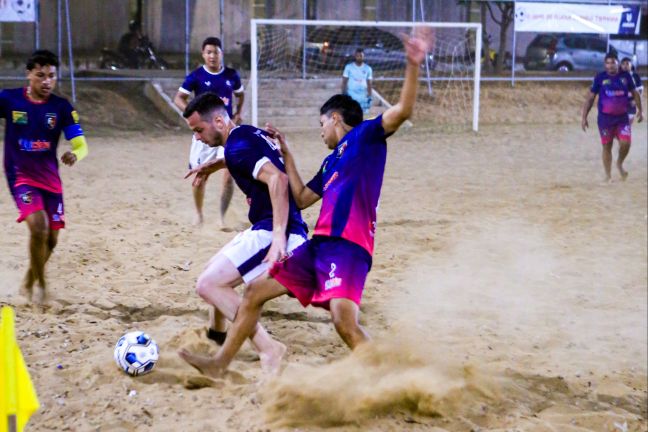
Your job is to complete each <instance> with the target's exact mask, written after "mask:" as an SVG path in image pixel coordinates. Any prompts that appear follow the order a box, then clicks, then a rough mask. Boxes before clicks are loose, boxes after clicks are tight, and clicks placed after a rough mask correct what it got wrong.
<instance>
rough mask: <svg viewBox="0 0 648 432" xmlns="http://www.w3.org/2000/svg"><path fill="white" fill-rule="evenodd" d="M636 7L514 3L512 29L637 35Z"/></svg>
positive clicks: (637, 11)
mask: <svg viewBox="0 0 648 432" xmlns="http://www.w3.org/2000/svg"><path fill="white" fill-rule="evenodd" d="M640 20H641V13H640V8H639V6H624V5H607V6H606V5H584V4H567V3H531V2H516V3H515V31H519V32H542V33H601V34H639V24H640V22H639V21H640Z"/></svg>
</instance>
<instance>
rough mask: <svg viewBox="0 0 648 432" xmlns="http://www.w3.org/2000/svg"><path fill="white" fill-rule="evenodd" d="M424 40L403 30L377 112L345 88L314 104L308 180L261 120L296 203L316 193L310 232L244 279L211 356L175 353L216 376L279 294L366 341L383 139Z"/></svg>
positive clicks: (393, 124)
mask: <svg viewBox="0 0 648 432" xmlns="http://www.w3.org/2000/svg"><path fill="white" fill-rule="evenodd" d="M431 43H432V34H431V32H430V31H429V30H428V29H427V28H417V29H416V36H414V37H412V38H408V37H404V45H405V50H406V53H407V60H408V61H407V67H406V70H405V81H404V83H403V88H402V89H401V94H400V99H399V101H398V103H397V104H396V105H394V106H392V107H391V108H389V109H387V110H386V111H385V112H384V113H383V114H382V115H381V116H378V117H377V118H375V119H372V120H366V121H362V108H361V107H360V105H359V104H358V102H356V101H355V100H353V99H352V98H351V97H350V96H348V95H341V94H340V95H335V96H333V97H331V98H330V99H329V100H328V101H327V102H326V103H325V104H324V105H323V106H322V107H321V109H320V114H321V115H320V123H321V126H322V133H321V135H322V138H323V140H324V143H325V144H326V146H327V147H328V148H329V149H330V150H332V151H333V152H332V153H331V154H330V155H329V156H328V157H327V158H326V159H325V160H324V163H323V164H322V166H321V168H320V170H319V172H318V173H317V174H316V175H315V177H314V178H313V179H312V180H311V181H310V182H309V183H308V184H306V185H305V184H304V182H303V181H302V180H301V178H300V176H299V173H298V171H297V168H296V166H295V161H294V159H293V156H292V154H291V152H290V149H289V148H288V146H287V144H286V141H285V139H284V137H283V135H282V134H281V133H279V131H277V130H276V129H274V128H272V127H271V126H270V125H268V127H267V130H268V132H270V134H271V135H272V136H274V137H275V138H276V139H277V140H278V142H279V143H280V145H281V148H282V154H283V157H284V161H285V166H286V172H287V173H288V177H289V182H290V189H291V192H292V195H293V196H294V198H295V201H296V203H297V205H298V206H299V208H305V207H308V206H310V205H312V204H313V203H315V202H316V201H318V200H320V199H321V200H322V207H321V210H320V216H319V218H318V220H317V226H316V228H315V233H314V235H313V238H312V239H311V240H309V241H307V242H306V243H304V244H303V245H301V246H300V247H298V248H297V249H295V250H294V251H293V253H292V254H291V256H289V257H288V258H287V259H285V260H282V261H279V262H277V263H276V264H275V265H274V266H273V267H271V269H270V271H269V274H270V276H271V278H259V279H257V280H256V281H255V282H254V283H253V284H250V285H248V287H247V289H246V291H245V294H244V295H243V300H242V302H241V305H240V306H239V308H238V311H237V313H236V319H235V320H234V322H233V324H232V326H231V327H230V330H229V331H228V335H227V338H226V339H225V342H224V344H223V345H222V347H221V348H220V350H219V351H218V352H217V353H216V355H214V356H211V357H206V356H201V355H195V354H190V353H188V352H182V356H183V358H184V359H185V360H186V361H187V362H188V363H190V364H191V365H192V366H194V367H195V368H197V369H198V370H200V371H201V372H202V373H204V374H206V375H209V376H212V377H216V376H218V375H220V374H221V373H222V372H223V371H224V370H225V369H226V368H227V366H228V365H229V364H230V362H231V360H232V359H233V357H234V355H235V354H236V352H238V350H239V349H240V347H241V345H242V343H243V342H244V341H245V339H246V338H247V337H248V336H249V335H250V334H252V332H253V331H254V329H255V328H256V326H258V320H259V317H260V314H261V308H262V306H263V304H264V303H265V302H267V301H268V300H270V299H273V298H275V297H278V296H281V295H284V294H291V295H292V296H294V297H296V298H297V299H298V300H299V301H300V302H301V303H302V305H304V306H306V305H308V304H312V305H314V306H319V307H323V308H326V309H328V310H329V311H330V313H331V318H332V320H333V324H334V325H335V329H336V330H337V332H338V334H339V335H340V336H341V337H342V339H343V340H344V342H345V343H346V344H347V345H348V346H349V347H351V348H352V349H353V348H355V347H357V346H358V345H359V344H361V343H363V342H366V341H368V340H369V335H368V334H367V332H366V331H365V330H364V329H363V328H362V326H360V324H359V322H358V318H359V311H360V308H359V304H360V299H361V295H362V290H363V288H364V282H365V279H366V276H367V273H368V272H369V269H370V267H371V255H372V253H373V245H374V234H375V230H376V208H377V206H378V198H379V195H380V189H381V186H382V179H383V174H384V169H385V161H386V155H387V142H386V138H387V137H389V136H390V135H391V134H393V133H394V132H395V131H396V130H398V128H399V127H400V125H401V124H403V122H405V121H406V120H407V119H408V118H409V117H410V116H411V114H412V111H413V108H414V102H415V99H416V90H417V87H418V73H419V67H420V65H421V63H422V61H423V59H424V58H425V53H426V52H427V51H428V50H429V47H430V46H431ZM227 157H228V156H227V155H226V159H227Z"/></svg>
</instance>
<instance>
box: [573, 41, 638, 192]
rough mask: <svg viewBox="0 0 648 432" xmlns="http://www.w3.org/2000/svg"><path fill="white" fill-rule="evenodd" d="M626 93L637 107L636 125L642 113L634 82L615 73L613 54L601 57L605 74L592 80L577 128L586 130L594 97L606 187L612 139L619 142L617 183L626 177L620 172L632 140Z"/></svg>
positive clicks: (626, 173)
mask: <svg viewBox="0 0 648 432" xmlns="http://www.w3.org/2000/svg"><path fill="white" fill-rule="evenodd" d="M628 93H631V94H632V96H633V98H634V101H635V105H636V107H637V114H636V118H637V123H640V122H641V120H642V119H643V110H642V108H641V97H640V95H639V93H638V92H637V90H636V88H635V83H634V80H633V79H632V76H631V75H630V74H629V73H628V72H625V71H622V70H619V60H618V59H617V57H616V55H615V54H611V53H609V54H607V55H606V56H605V71H603V72H600V73H598V74H597V75H596V76H595V77H594V82H593V83H592V87H591V88H590V91H589V92H588V93H587V98H586V99H585V103H584V104H583V111H582V118H581V127H582V128H583V131H585V130H587V128H588V127H589V123H588V122H587V115H588V114H589V112H590V110H591V109H592V106H594V99H596V95H598V97H599V99H598V118H597V122H598V128H599V133H600V135H601V144H602V146H603V151H602V158H603V168H604V170H605V181H606V182H608V183H609V182H611V181H612V143H613V141H614V138H616V139H617V140H618V141H619V155H618V156H617V168H618V170H619V174H620V176H621V180H625V179H626V178H627V177H628V172H627V171H626V170H624V169H623V161H624V160H625V158H626V156H628V152H629V151H630V142H631V140H632V139H631V138H632V129H631V127H630V120H629V118H628V108H629V105H628Z"/></svg>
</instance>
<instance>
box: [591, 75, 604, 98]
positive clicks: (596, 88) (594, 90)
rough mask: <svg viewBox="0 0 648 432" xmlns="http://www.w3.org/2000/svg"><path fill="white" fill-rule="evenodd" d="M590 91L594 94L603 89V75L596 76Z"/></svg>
mask: <svg viewBox="0 0 648 432" xmlns="http://www.w3.org/2000/svg"><path fill="white" fill-rule="evenodd" d="M590 91H591V92H592V93H594V94H599V92H600V91H601V75H600V74H599V75H596V76H595V77H594V81H592V86H591V87H590Z"/></svg>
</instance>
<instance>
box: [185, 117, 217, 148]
mask: <svg viewBox="0 0 648 432" xmlns="http://www.w3.org/2000/svg"><path fill="white" fill-rule="evenodd" d="M187 124H188V125H189V127H190V128H191V130H192V131H193V133H194V135H195V136H196V138H197V139H199V140H200V141H202V142H204V143H205V144H207V145H208V146H209V147H218V146H222V145H223V144H225V138H224V135H223V133H222V131H223V130H224V126H225V122H224V119H223V117H222V116H219V115H218V114H216V115H214V117H213V118H212V121H205V120H203V118H202V117H200V114H198V113H197V112H194V113H193V114H191V115H190V116H189V118H188V119H187Z"/></svg>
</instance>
